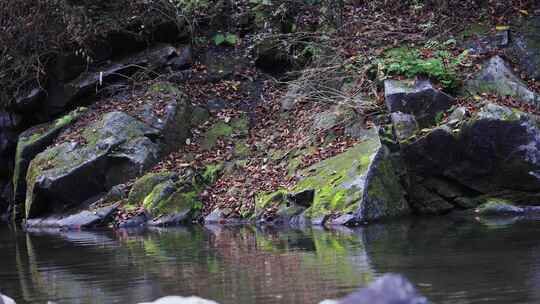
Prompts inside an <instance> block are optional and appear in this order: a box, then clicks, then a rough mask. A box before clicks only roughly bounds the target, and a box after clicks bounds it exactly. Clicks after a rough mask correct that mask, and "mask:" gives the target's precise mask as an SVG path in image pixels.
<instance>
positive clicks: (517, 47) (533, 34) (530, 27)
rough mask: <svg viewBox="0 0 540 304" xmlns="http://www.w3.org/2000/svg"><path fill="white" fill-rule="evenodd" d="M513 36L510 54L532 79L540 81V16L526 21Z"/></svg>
mask: <svg viewBox="0 0 540 304" xmlns="http://www.w3.org/2000/svg"><path fill="white" fill-rule="evenodd" d="M517 32H518V33H517V35H515V36H513V39H512V40H513V41H512V43H511V48H510V52H511V54H512V55H513V57H515V58H517V59H518V60H519V65H520V67H521V68H522V69H523V70H525V71H526V72H527V73H528V74H529V76H530V77H532V78H535V79H537V80H538V79H540V34H539V33H540V16H539V15H537V16H533V17H529V18H527V19H525V21H524V22H523V23H522V25H521V27H520V28H519V29H518V30H517Z"/></svg>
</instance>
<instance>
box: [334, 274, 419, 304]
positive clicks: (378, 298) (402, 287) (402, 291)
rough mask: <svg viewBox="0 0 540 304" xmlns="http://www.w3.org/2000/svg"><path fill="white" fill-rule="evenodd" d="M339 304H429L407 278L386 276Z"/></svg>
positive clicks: (394, 275) (395, 275)
mask: <svg viewBox="0 0 540 304" xmlns="http://www.w3.org/2000/svg"><path fill="white" fill-rule="evenodd" d="M338 303H339V304H360V303H369V304H428V303H429V301H428V300H427V299H426V298H425V297H423V296H421V295H420V294H419V293H418V291H417V290H416V288H415V287H414V286H413V285H412V284H411V282H409V281H408V280H407V279H406V278H405V277H403V276H401V275H398V274H385V275H384V276H382V277H380V278H379V279H377V280H376V281H375V282H373V283H371V284H370V285H369V286H368V287H366V288H364V289H361V290H359V291H357V292H355V293H352V294H351V295H349V296H347V297H345V298H343V299H341V300H339V301H338Z"/></svg>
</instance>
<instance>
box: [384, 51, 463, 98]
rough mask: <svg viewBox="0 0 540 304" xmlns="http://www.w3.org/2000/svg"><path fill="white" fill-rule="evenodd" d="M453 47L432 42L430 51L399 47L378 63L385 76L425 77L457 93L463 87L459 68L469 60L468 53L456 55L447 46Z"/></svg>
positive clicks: (387, 53)
mask: <svg viewBox="0 0 540 304" xmlns="http://www.w3.org/2000/svg"><path fill="white" fill-rule="evenodd" d="M450 44H452V41H449V42H448V43H446V42H445V43H440V44H439V43H434V42H429V43H428V45H427V47H426V48H422V49H414V48H408V47H404V48H397V49H392V50H389V51H387V52H386V54H385V55H384V57H383V58H382V59H379V60H377V65H378V67H379V71H381V72H382V73H383V75H400V76H405V77H407V78H414V77H417V76H425V77H428V78H430V79H433V80H435V81H438V82H439V83H440V84H441V85H442V86H443V87H444V88H445V89H446V90H454V89H456V88H457V87H458V85H459V79H458V68H459V66H461V65H464V64H465V63H466V61H467V59H468V53H467V51H464V52H463V53H461V54H460V55H458V56H455V55H454V54H453V53H452V52H451V51H449V50H448V49H445V48H444V47H446V46H448V45H450Z"/></svg>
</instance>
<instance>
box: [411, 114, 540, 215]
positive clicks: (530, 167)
mask: <svg viewBox="0 0 540 304" xmlns="http://www.w3.org/2000/svg"><path fill="white" fill-rule="evenodd" d="M401 149H402V150H401V153H402V155H403V160H404V163H405V165H406V167H407V170H408V174H409V176H411V175H412V176H419V177H421V179H420V180H412V182H411V183H412V184H417V185H418V184H421V185H422V187H425V188H426V189H428V190H426V191H427V192H430V191H435V192H436V194H437V196H435V197H434V196H433V195H431V196H425V197H429V198H428V199H426V201H425V202H423V203H421V202H419V201H418V198H416V199H413V200H411V202H413V203H420V204H424V205H430V204H432V203H430V202H429V201H430V200H431V201H433V202H438V203H437V204H440V203H441V202H440V200H439V198H442V199H443V200H446V201H447V202H448V203H450V204H454V205H458V206H460V207H462V206H463V205H462V204H461V202H463V201H464V200H461V202H459V201H457V200H456V199H457V198H459V196H462V197H465V198H467V197H470V198H472V197H476V196H479V195H487V196H493V197H500V198H506V199H509V200H511V201H514V202H516V203H520V202H522V203H527V204H540V197H539V195H538V191H539V190H540V171H539V170H540V130H539V129H538V126H537V122H536V121H535V120H534V118H533V117H531V116H529V115H527V114H525V113H523V112H520V111H518V110H515V109H510V108H507V107H502V106H498V105H495V104H487V105H486V106H484V107H483V108H482V109H481V110H480V112H479V113H477V114H476V115H475V116H474V117H472V118H470V119H468V120H467V121H465V122H463V124H462V125H461V127H460V129H452V128H449V127H445V126H442V127H439V128H435V129H433V130H430V131H429V133H428V134H426V135H424V136H422V137H420V138H418V139H416V140H414V141H412V142H408V143H402V145H401ZM434 178H436V179H439V180H441V179H442V180H444V181H445V183H447V184H449V185H453V187H454V190H453V191H452V192H453V193H450V192H447V190H448V188H447V187H443V186H436V185H434V184H432V185H428V184H427V182H428V181H432V180H433V179H434ZM443 188H447V190H445V191H442V190H441V189H443ZM437 189H438V190H437ZM424 192H425V191H424ZM409 193H410V194H411V195H417V194H418V193H422V191H419V190H418V189H417V188H414V187H413V188H411V190H410V191H409ZM443 205H445V204H443ZM427 209H428V210H429V209H433V208H430V207H427ZM434 209H437V210H440V208H434Z"/></svg>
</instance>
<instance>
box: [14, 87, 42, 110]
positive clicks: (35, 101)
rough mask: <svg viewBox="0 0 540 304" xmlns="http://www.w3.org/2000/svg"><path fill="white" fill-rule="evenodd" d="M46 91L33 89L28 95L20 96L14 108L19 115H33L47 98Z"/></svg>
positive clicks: (37, 88)
mask: <svg viewBox="0 0 540 304" xmlns="http://www.w3.org/2000/svg"><path fill="white" fill-rule="evenodd" d="M45 96H46V94H45V90H43V89H42V88H39V87H36V88H33V89H31V90H30V91H29V92H28V93H27V94H24V95H22V96H19V97H18V98H16V99H15V104H14V108H15V110H16V111H17V113H29V114H30V113H31V112H33V111H36V110H37V109H39V107H40V103H41V102H42V101H43V99H44V98H45Z"/></svg>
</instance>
